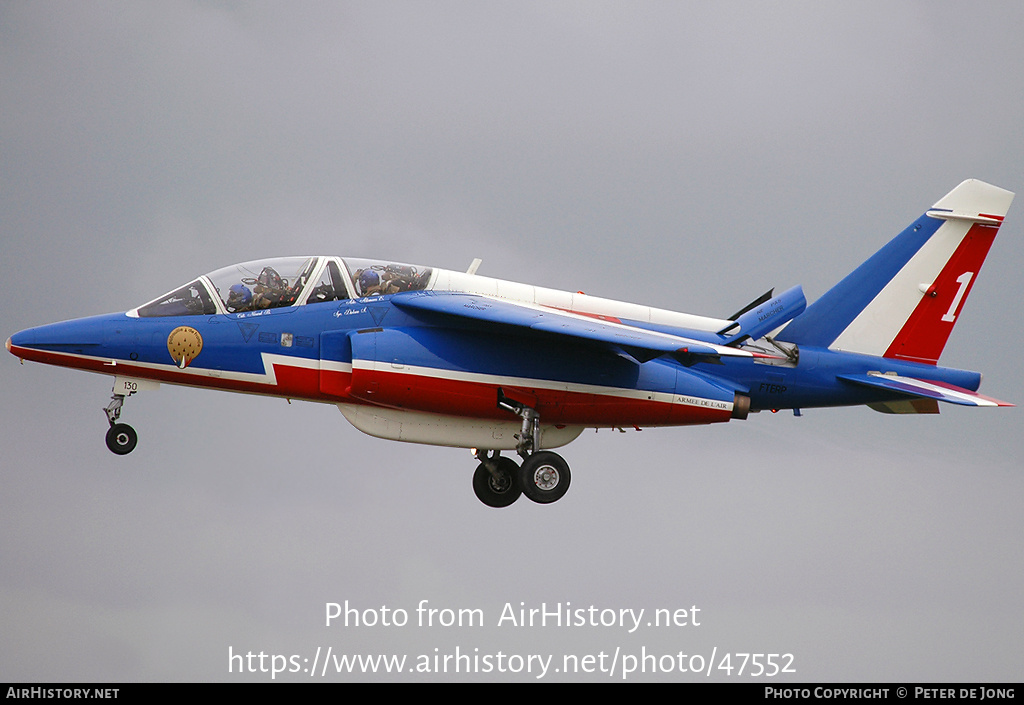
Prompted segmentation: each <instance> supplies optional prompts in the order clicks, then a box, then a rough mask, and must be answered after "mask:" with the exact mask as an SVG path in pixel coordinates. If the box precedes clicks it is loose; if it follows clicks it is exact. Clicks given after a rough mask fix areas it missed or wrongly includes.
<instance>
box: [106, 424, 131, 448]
mask: <svg viewBox="0 0 1024 705" xmlns="http://www.w3.org/2000/svg"><path fill="white" fill-rule="evenodd" d="M138 442H139V434H137V433H135V429H134V428H132V427H131V426H129V425H128V424H126V423H116V424H114V425H113V426H111V427H110V430H109V431H107V448H109V449H110V452H112V453H116V454H117V455H128V454H129V453H131V452H132V451H133V450H135V446H136V444H137V443H138Z"/></svg>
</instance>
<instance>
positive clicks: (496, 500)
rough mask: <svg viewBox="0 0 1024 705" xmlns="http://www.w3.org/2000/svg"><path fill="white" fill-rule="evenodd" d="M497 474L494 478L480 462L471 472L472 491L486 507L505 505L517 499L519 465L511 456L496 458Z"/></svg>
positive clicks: (518, 492) (518, 491) (520, 491)
mask: <svg viewBox="0 0 1024 705" xmlns="http://www.w3.org/2000/svg"><path fill="white" fill-rule="evenodd" d="M494 462H495V463H497V464H498V474H499V475H500V477H499V478H498V479H497V480H496V479H495V478H494V476H493V475H491V473H490V471H489V470H488V469H487V467H486V466H485V465H484V464H483V463H480V465H479V466H478V467H477V469H476V472H475V473H473V491H474V492H476V497H477V499H479V500H480V501H481V502H483V503H484V504H486V505H487V506H488V507H507V506H508V505H510V504H512V503H513V502H515V501H516V500H517V499H519V495H521V494H522V490H521V489H519V466H518V465H516V461H514V460H512V459H511V458H496V459H495V461H494Z"/></svg>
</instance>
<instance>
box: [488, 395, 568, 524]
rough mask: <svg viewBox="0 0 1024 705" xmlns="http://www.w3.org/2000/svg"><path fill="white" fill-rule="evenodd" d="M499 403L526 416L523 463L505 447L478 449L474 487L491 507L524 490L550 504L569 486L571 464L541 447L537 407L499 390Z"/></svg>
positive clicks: (522, 436)
mask: <svg viewBox="0 0 1024 705" xmlns="http://www.w3.org/2000/svg"><path fill="white" fill-rule="evenodd" d="M498 407H499V408H501V409H505V410H506V411H511V412H512V413H514V414H517V415H518V416H520V417H521V418H522V419H523V430H522V432H521V433H520V434H519V443H518V444H517V445H516V452H517V453H519V455H520V456H521V457H522V458H523V464H522V465H521V466H520V465H518V464H517V463H516V461H514V460H512V459H511V458H503V457H501V451H497V450H494V451H486V450H477V451H476V457H477V459H478V460H479V461H480V465H479V466H478V467H477V469H476V472H475V473H474V474H473V491H474V492H476V496H477V498H478V499H479V500H480V501H481V502H483V503H484V504H486V505H487V506H488V507H507V506H508V505H510V504H512V503H513V502H515V501H516V500H517V499H519V495H520V494H524V495H526V496H527V497H528V498H530V499H531V500H533V501H534V502H537V503H538V504H550V503H551V502H555V501H557V500H559V499H561V498H562V496H563V495H564V494H565V493H566V491H567V490H568V489H569V481H570V480H571V477H572V476H571V474H570V473H569V464H568V463H567V462H565V459H564V458H562V456H560V455H559V454H558V453H552V452H551V451H549V450H539V448H540V415H539V414H538V413H537V411H536V410H535V409H531V408H530V407H528V406H525V405H524V404H520V403H519V402H517V401H513V400H511V399H509V398H508V397H506V396H505V394H504V393H503V392H502V390H500V389H499V390H498Z"/></svg>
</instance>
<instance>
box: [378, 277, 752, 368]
mask: <svg viewBox="0 0 1024 705" xmlns="http://www.w3.org/2000/svg"><path fill="white" fill-rule="evenodd" d="M391 302H392V303H393V304H394V305H395V306H397V307H399V308H401V309H404V310H406V311H408V312H410V313H415V312H424V313H429V314H434V315H439V316H447V317H452V318H459V319H463V320H469V321H477V322H484V323H489V324H493V325H499V326H504V327H510V328H518V329H522V330H529V331H535V332H539V333H548V334H551V335H559V336H566V337H568V338H573V339H576V340H581V341H588V342H593V343H603V344H604V345H607V346H609V347H613V348H617V349H620V350H622V351H624V352H626V353H627V354H628V355H629V356H630V357H632V358H634V359H635V360H637V361H639V362H646V361H647V360H651V359H653V358H656V357H659V356H661V355H665V354H669V355H672V356H674V357H675V358H676V359H678V360H680V361H681V362H683V363H684V364H692V363H694V362H709V361H715V360H718V359H719V358H720V357H723V356H729V357H754V356H755V355H754V354H753V353H751V352H749V351H746V350H741V349H737V348H734V347H726V346H725V345H715V344H714V343H708V342H706V341H702V340H695V339H691V338H685V337H681V336H677V335H670V334H668V333H660V332H657V331H650V330H645V329H642V328H635V327H633V326H629V325H625V324H623V323H615V322H612V321H606V320H601V319H597V318H593V317H591V316H585V315H581V314H577V313H571V312H568V311H560V310H556V309H551V308H546V307H544V306H539V305H536V304H528V303H523V302H518V301H508V300H506V299H499V298H496V297H491V296H482V295H480V294H465V293H454V292H436V291H431V292H426V291H425V292H418V293H415V294H408V295H404V294H400V295H396V296H395V297H394V298H393V299H392V300H391Z"/></svg>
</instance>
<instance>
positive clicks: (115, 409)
mask: <svg viewBox="0 0 1024 705" xmlns="http://www.w3.org/2000/svg"><path fill="white" fill-rule="evenodd" d="M122 405H124V394H115V395H113V396H112V397H111V398H110V403H109V404H107V406H106V408H104V409H103V411H104V412H106V414H107V422H108V423H109V424H110V429H109V430H108V431H107V448H109V449H110V451H111V452H112V453H116V454H117V455H128V453H131V452H132V451H133V450H135V446H136V445H137V444H138V442H139V434H137V433H136V432H135V429H134V428H132V427H131V426H129V425H128V424H126V423H118V421H117V420H118V419H119V418H121V406H122Z"/></svg>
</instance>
